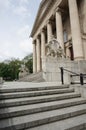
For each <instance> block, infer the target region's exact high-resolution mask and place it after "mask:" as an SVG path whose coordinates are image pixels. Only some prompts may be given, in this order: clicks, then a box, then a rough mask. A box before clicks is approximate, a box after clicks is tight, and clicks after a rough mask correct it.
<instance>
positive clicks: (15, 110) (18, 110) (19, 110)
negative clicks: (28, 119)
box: [0, 98, 86, 119]
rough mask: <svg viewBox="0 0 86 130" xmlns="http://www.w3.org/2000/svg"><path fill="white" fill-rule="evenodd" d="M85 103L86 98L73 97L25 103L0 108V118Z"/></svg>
mask: <svg viewBox="0 0 86 130" xmlns="http://www.w3.org/2000/svg"><path fill="white" fill-rule="evenodd" d="M81 104H86V100H84V99H83V98H75V99H69V100H64V101H54V102H48V103H39V104H37V105H35V104H33V105H25V106H18V107H10V108H4V109H0V119H4V118H5V119H6V118H9V117H15V116H23V115H27V114H34V113H38V112H44V111H50V110H55V109H61V108H65V107H71V106H75V105H81Z"/></svg>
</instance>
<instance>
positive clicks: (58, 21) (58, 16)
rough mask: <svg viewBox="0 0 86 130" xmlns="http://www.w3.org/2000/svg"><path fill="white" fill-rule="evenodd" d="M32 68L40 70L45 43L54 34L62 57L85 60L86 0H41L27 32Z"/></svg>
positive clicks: (36, 70)
mask: <svg viewBox="0 0 86 130" xmlns="http://www.w3.org/2000/svg"><path fill="white" fill-rule="evenodd" d="M31 37H32V38H33V72H34V73H36V72H39V71H41V70H42V66H43V64H42V60H43V59H44V58H45V57H46V53H47V50H46V44H47V43H49V41H51V40H52V38H56V39H57V41H58V42H59V43H60V45H61V47H62V48H63V50H64V53H65V55H66V58H69V59H70V60H74V61H80V60H86V0H42V2H41V3H40V7H39V10H38V13H37V17H36V20H35V22H34V26H33V29H32V32H31Z"/></svg>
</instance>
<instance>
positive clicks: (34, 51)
mask: <svg viewBox="0 0 86 130" xmlns="http://www.w3.org/2000/svg"><path fill="white" fill-rule="evenodd" d="M36 72H37V62H36V43H35V42H34V41H33V73H36Z"/></svg>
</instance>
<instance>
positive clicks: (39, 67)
mask: <svg viewBox="0 0 86 130" xmlns="http://www.w3.org/2000/svg"><path fill="white" fill-rule="evenodd" d="M36 41H37V72H39V71H40V70H41V47H40V40H39V38H37V39H36Z"/></svg>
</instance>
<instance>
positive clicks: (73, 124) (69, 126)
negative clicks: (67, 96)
mask: <svg viewBox="0 0 86 130" xmlns="http://www.w3.org/2000/svg"><path fill="white" fill-rule="evenodd" d="M25 130H86V114H83V115H80V116H76V117H72V118H68V119H65V120H60V121H56V122H52V123H48V124H45V125H42V126H38V127H34V128H28V129H25Z"/></svg>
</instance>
